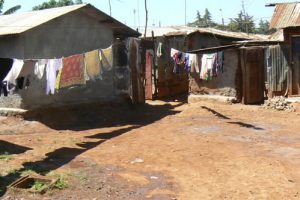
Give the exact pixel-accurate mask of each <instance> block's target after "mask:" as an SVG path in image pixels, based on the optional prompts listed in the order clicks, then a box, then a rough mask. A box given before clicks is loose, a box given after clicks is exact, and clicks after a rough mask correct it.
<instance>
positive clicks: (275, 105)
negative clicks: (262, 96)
mask: <svg viewBox="0 0 300 200" xmlns="http://www.w3.org/2000/svg"><path fill="white" fill-rule="evenodd" d="M263 108H264V109H273V110H278V111H295V109H294V107H293V106H292V105H291V104H289V103H288V102H287V101H286V100H285V97H282V96H281V97H274V98H272V99H269V100H267V101H266V102H265V104H264V105H263Z"/></svg>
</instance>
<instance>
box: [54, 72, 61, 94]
mask: <svg viewBox="0 0 300 200" xmlns="http://www.w3.org/2000/svg"><path fill="white" fill-rule="evenodd" d="M61 72H62V68H61V69H60V70H59V71H58V74H57V76H56V82H55V89H57V90H58V89H59V85H60V78H61Z"/></svg>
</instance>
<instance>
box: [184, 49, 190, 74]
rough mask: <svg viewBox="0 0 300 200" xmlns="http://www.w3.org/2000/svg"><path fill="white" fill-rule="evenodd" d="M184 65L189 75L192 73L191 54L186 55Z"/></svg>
mask: <svg viewBox="0 0 300 200" xmlns="http://www.w3.org/2000/svg"><path fill="white" fill-rule="evenodd" d="M184 63H185V66H184V69H185V71H186V72H187V73H189V72H190V71H191V63H190V54H188V53H187V54H185V58H184Z"/></svg>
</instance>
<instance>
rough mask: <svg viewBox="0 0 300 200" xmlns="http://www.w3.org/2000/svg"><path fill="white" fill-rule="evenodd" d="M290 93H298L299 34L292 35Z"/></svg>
mask: <svg viewBox="0 0 300 200" xmlns="http://www.w3.org/2000/svg"><path fill="white" fill-rule="evenodd" d="M292 63H293V65H292V95H300V36H298V37H292Z"/></svg>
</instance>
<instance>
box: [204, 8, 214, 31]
mask: <svg viewBox="0 0 300 200" xmlns="http://www.w3.org/2000/svg"><path fill="white" fill-rule="evenodd" d="M203 24H204V26H205V27H209V26H211V25H212V17H211V13H210V12H209V11H208V9H207V8H205V11H204V15H203Z"/></svg>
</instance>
